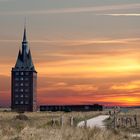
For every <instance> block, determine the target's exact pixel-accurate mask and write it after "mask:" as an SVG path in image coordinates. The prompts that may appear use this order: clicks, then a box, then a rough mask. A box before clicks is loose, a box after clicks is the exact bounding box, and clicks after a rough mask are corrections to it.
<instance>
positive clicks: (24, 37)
mask: <svg viewBox="0 0 140 140" xmlns="http://www.w3.org/2000/svg"><path fill="white" fill-rule="evenodd" d="M23 42H27V37H26V18H25V23H24V35H23Z"/></svg>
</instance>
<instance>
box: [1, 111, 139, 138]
mask: <svg viewBox="0 0 140 140" xmlns="http://www.w3.org/2000/svg"><path fill="white" fill-rule="evenodd" d="M105 113H106V112H79V113H77V112H71V113H63V112H57V113H49V112H48V113H47V112H44V113H40V112H35V113H25V115H26V116H27V117H28V119H27V120H19V119H16V116H17V115H18V114H17V113H12V112H3V111H1V112H0V140H139V138H132V137H131V136H130V134H129V133H126V132H122V131H119V130H115V131H114V130H100V129H99V128H93V129H89V128H77V127H75V126H76V124H77V123H78V122H79V121H81V120H85V119H89V118H92V117H94V116H97V115H100V114H105ZM62 115H63V116H64V118H65V120H68V118H69V117H70V116H73V117H74V126H70V125H69V123H68V121H66V122H65V124H64V126H63V127H62V126H61V125H60V124H59V120H60V118H61V116H62ZM52 118H53V119H56V120H58V124H56V125H55V126H52V125H51V120H52Z"/></svg>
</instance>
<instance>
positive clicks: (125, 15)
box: [98, 13, 140, 17]
mask: <svg viewBox="0 0 140 140" xmlns="http://www.w3.org/2000/svg"><path fill="white" fill-rule="evenodd" d="M98 15H103V16H114V17H119V16H123V17H139V16H140V14H139V13H129V14H98Z"/></svg>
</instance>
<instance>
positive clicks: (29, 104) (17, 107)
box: [11, 69, 37, 111]
mask: <svg viewBox="0 0 140 140" xmlns="http://www.w3.org/2000/svg"><path fill="white" fill-rule="evenodd" d="M36 80H37V73H36V72H34V71H16V70H14V69H13V70H12V84H11V88H12V97H11V99H12V100H11V108H12V110H14V111H35V110H36V88H37V87H36Z"/></svg>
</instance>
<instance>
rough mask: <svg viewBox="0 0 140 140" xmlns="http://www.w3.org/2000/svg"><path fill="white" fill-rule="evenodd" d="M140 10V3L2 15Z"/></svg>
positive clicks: (17, 13) (16, 12)
mask: <svg viewBox="0 0 140 140" xmlns="http://www.w3.org/2000/svg"><path fill="white" fill-rule="evenodd" d="M137 8H140V3H132V4H121V5H106V6H89V7H76V8H60V9H48V10H46V9H45V10H29V11H14V12H1V13H0V15H25V14H26V15H43V14H44V15H46V14H69V13H89V12H106V11H116V10H128V9H137Z"/></svg>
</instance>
